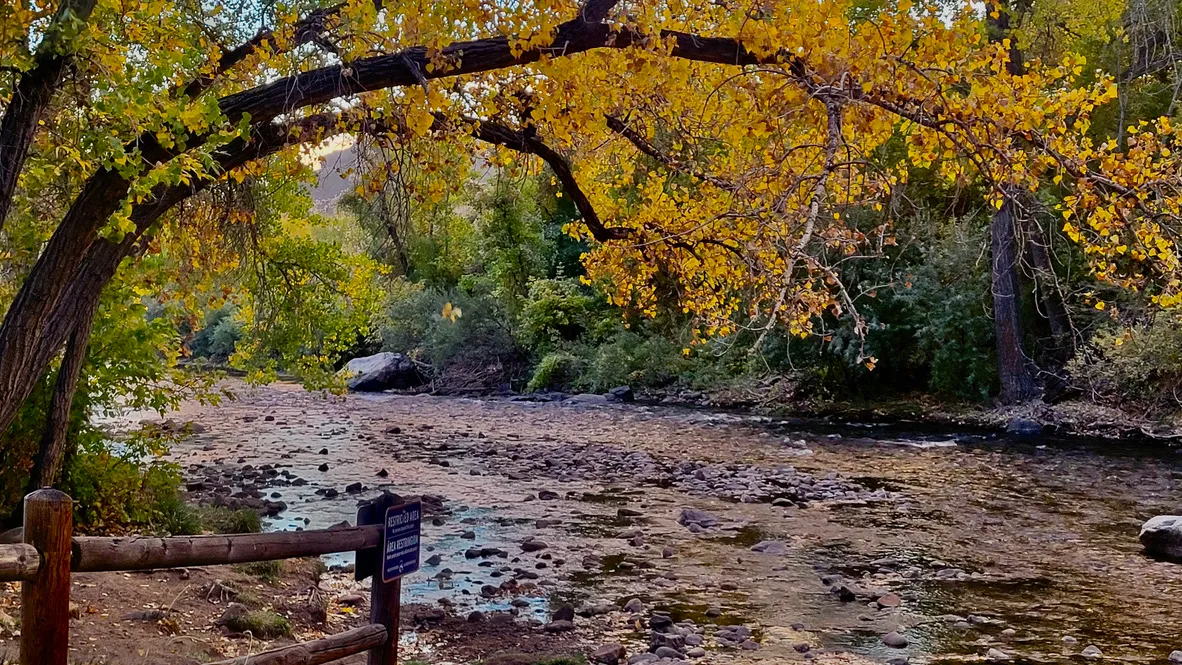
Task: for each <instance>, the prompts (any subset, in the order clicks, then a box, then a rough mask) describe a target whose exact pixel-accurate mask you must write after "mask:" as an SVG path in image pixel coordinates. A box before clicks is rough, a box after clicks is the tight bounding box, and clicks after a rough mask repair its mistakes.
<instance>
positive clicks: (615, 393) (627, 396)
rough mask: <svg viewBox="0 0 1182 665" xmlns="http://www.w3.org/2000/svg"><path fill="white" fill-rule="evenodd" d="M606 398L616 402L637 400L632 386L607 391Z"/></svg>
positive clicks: (617, 387)
mask: <svg viewBox="0 0 1182 665" xmlns="http://www.w3.org/2000/svg"><path fill="white" fill-rule="evenodd" d="M606 397H607V398H608V399H610V400H612V401H615V402H631V401H634V400H635V399H636V395H635V394H634V393H633V392H632V387H631V386H616V387H615V388H612V389H611V390H609V391H607V395H606Z"/></svg>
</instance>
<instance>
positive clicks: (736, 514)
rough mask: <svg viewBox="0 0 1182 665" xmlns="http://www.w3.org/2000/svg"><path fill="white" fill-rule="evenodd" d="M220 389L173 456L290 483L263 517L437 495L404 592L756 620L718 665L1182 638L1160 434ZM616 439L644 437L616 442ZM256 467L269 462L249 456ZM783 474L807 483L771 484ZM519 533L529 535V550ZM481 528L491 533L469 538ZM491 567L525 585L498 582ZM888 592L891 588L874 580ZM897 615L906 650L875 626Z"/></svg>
mask: <svg viewBox="0 0 1182 665" xmlns="http://www.w3.org/2000/svg"><path fill="white" fill-rule="evenodd" d="M236 390H237V391H238V393H239V398H240V399H238V400H237V401H232V402H229V403H223V404H222V405H221V406H218V407H201V406H198V405H189V406H186V407H185V408H184V409H182V411H181V412H180V413H178V414H173V415H172V417H173V418H177V419H179V420H192V421H193V422H195V423H199V424H200V425H201V426H202V428H203V429H204V431H202V432H200V433H198V434H196V435H194V436H192V437H190V438H188V439H186V440H185V441H183V442H181V443H180V444H178V445H177V446H176V447H175V448H174V451H173V458H174V459H175V461H177V462H179V463H180V464H181V465H182V466H183V467H185V468H187V469H188V471H187V475H188V476H189V477H191V478H207V479H212V480H213V481H214V482H215V484H216V483H218V482H221V483H225V484H227V485H229V486H232V489H237V488H238V487H241V486H242V485H243V484H249V485H256V486H257V487H258V488H260V490H261V491H262V492H264V494H263V496H265V497H266V498H267V499H268V500H276V501H283V502H284V503H285V504H286V505H287V508H286V509H285V510H283V511H282V512H280V513H279V514H278V516H276V517H275V518H274V519H271V520H269V521H268V528H270V529H296V528H323V527H327V526H330V525H332V524H335V523H339V522H341V521H342V520H348V521H350V522H352V521H353V520H354V517H355V514H356V505H357V501H358V500H359V499H365V498H370V497H372V496H374V495H376V494H377V493H378V492H380V491H381V490H382V489H388V490H391V491H394V492H397V493H399V494H404V495H416V494H432V495H438V496H440V497H442V498H443V500H444V504H443V505H444V508H443V511H442V512H441V513H440V514H438V515H437V516H435V518H434V521H433V522H431V521H428V522H426V523H425V527H424V542H425V544H426V545H428V546H429V551H426V552H424V555H423V556H424V559H426V558H427V557H428V556H431V555H438V556H439V559H440V560H439V562H438V563H437V564H434V565H424V566H423V569H422V570H421V571H420V572H419V573H417V574H415V575H414V576H412V577H411V578H410V579H409V580H408V582H407V584H406V586H405V587H404V588H405V589H406V594H407V595H408V596H409V598H407V600H408V601H410V602H428V603H436V602H438V601H439V600H440V599H445V602H453V603H455V605H456V608H457V610H456V611H464V612H466V611H471V610H473V609H479V610H482V611H496V610H505V609H508V608H509V607H510V603H511V602H512V601H513V600H517V601H518V606H519V607H520V609H521V611H522V612H525V613H527V614H528V613H530V612H532V613H533V614H534V615H535V616H537V617H538V618H540V619H542V618H544V617H545V616H546V615H547V613H548V612H549V611H550V610H551V609H552V608H554V607H556V606H558V605H561V604H564V603H572V604H575V605H581V604H586V603H594V602H597V601H598V602H601V603H603V602H606V601H611V602H612V603H617V604H622V603H623V602H624V601H626V600H628V599H630V598H633V597H637V598H640V599H641V600H642V601H643V602H644V603H645V604H646V606H648V607H650V608H662V609H665V610H668V611H669V612H670V614H671V615H672V616H673V618H674V620H680V619H693V620H695V621H697V622H699V623H716V624H731V623H743V624H745V625H748V626H751V627H752V628H753V630H754V631H755V637H756V638H757V640H758V641H759V642H760V644H761V648H760V649H759V650H758V651H753V652H751V653H744V652H737V653H731V654H729V655H728V657H727V660H728V661H745V660H752V661H754V660H770V661H773V662H776V661H784V660H794V659H797V658H802V657H803V656H801V654H800V653H799V652H798V651H797V649H796V648H794V647H796V646H798V645H800V644H801V643H802V642H808V643H810V644H812V646H813V649H814V650H818V651H827V652H830V653H832V652H835V651H847V652H851V653H853V654H857V655H859V656H862V657H865V658H869V659H871V660H874V661H879V662H883V661H887V660H889V659H892V658H900V657H904V656H905V657H909V658H910V659H911V662H913V663H920V662H929V663H944V662H961V661H964V660H978V659H982V658H984V657H985V655H986V653H987V652H989V650H990V649H996V650H999V651H1001V652H1004V653H1006V654H1008V655H1010V656H1012V657H1013V658H1014V660H1015V661H1016V662H1069V661H1073V660H1076V659H1078V658H1080V655H1079V654H1080V653H1081V652H1082V651H1083V649H1084V648H1085V647H1087V646H1088V645H1095V646H1096V647H1097V648H1099V649H1100V650H1101V651H1102V652H1103V654H1104V659H1105V660H1110V661H1123V662H1130V663H1162V662H1165V659H1166V656H1167V654H1169V653H1170V652H1171V651H1172V650H1174V649H1182V631H1179V629H1178V627H1179V626H1182V602H1179V599H1182V566H1180V565H1176V564H1169V563H1161V562H1155V561H1152V560H1149V559H1147V558H1145V557H1144V556H1143V555H1142V554H1141V553H1140V546H1139V543H1138V542H1137V533H1138V529H1139V526H1140V524H1141V523H1142V522H1143V521H1144V520H1145V519H1147V518H1149V517H1151V516H1153V515H1156V514H1163V513H1168V514H1178V513H1179V512H1182V455H1180V454H1177V453H1176V451H1174V450H1172V449H1168V448H1164V447H1157V448H1147V447H1135V446H1131V445H1129V444H1122V443H1091V444H1087V443H1079V442H1071V443H1067V442H1059V441H1051V440H1037V439H1026V440H1022V441H1012V440H1004V439H992V438H989V437H985V436H981V435H952V434H946V433H945V434H935V435H934V434H931V433H926V434H923V433H915V432H914V431H913V432H908V431H907V430H906V428H898V427H895V428H876V427H861V426H857V425H845V426H829V427H825V428H822V427H814V426H809V427H806V428H802V427H800V426H793V425H788V424H785V423H782V422H777V421H774V420H769V419H765V418H757V417H750V416H742V415H736V414H727V413H714V412H708V411H693V410H683V409H676V408H667V407H648V406H640V405H619V406H606V407H569V406H567V407H564V406H561V405H559V404H532V403H517V402H508V401H504V400H475V399H456V398H441V397H429V396H414V397H408V396H394V395H375V396H358V395H350V396H348V397H346V398H339V397H324V396H321V395H315V394H309V393H305V392H303V391H302V390H300V389H299V388H297V387H294V386H286V385H277V386H271V387H267V388H261V389H248V388H245V387H242V386H237V387H236ZM395 428H397V430H395ZM323 450H326V451H327V453H326V454H321V451H323ZM629 452H633V453H643V455H639V456H638V457H637V459H634V460H633V461H631V462H629V463H628V464H623V465H621V464H620V463H618V462H613V461H612V460H617V459H619V458H620V457H623V456H624V454H625V453H629ZM683 462H694V463H698V464H697V465H696V467H695V465H689V466H686V467H685V468H684V469H679V467H678V464H679V463H683ZM268 464H269V465H273V466H274V467H275V468H276V469H280V470H282V471H284V472H286V473H285V474H284V475H282V476H278V477H274V476H272V477H273V478H275V480H276V482H274V483H270V484H269V483H262V482H257V481H256V480H250V479H247V480H245V481H244V480H243V478H242V477H241V476H242V469H244V468H245V467H246V466H247V465H249V466H251V467H254V469H255V470H257V469H258V468H259V467H261V466H262V465H268ZM324 464H326V465H327V469H326V470H324V471H320V470H318V469H319V468H320V467H321V465H324ZM728 468H730V469H731V470H730V471H728V470H727V469H728ZM383 469H384V470H385V471H386V472H387V474H388V475H387V476H386V477H380V476H379V475H378V474H379V471H380V470H383ZM695 469H697V470H695ZM786 469H787V470H786ZM248 471H249V470H248ZM256 472H257V471H256ZM777 473H778V474H779V475H775V474H777ZM695 474H696V475H695ZM718 474H722V475H723V476H725V477H724V478H723V479H722V480H717V481H711V480H710V479H711V478H717V477H718ZM767 474H772V475H767ZM834 474H835V475H834ZM297 478H298V479H302V481H300V483H299V484H292V482H291V481H292V480H293V479H297ZM695 478H705V479H706V480H704V481H701V482H698V481H697V480H695ZM801 479H803V480H801ZM798 480H801V484H800V485H799V487H807V488H809V491H810V492H813V493H814V494H816V496H811V495H810V496H805V495H803V494H799V495H798V494H793V495H791V496H792V497H793V500H791V501H787V500H784V496H785V492H787V493H789V494H791V492H796V491H797V489H798V486H797V485H792V483H796V482H797V481H798ZM305 482H306V484H304V483H305ZM357 482H360V483H362V484H363V485H364V488H363V489H361V490H360V491H355V492H354V493H348V492H346V487H347V486H348V485H350V484H352V483H357ZM841 483H848V484H849V485H850V486H853V487H855V488H860V489H857V490H856V491H848V490H849V487H847V486H845V485H842V484H841ZM790 485H791V486H790ZM831 485H832V487H836V488H837V489H835V490H831V489H830V488H831ZM747 487H750V488H751V489H750V492H748V490H747V489H746V488H747ZM761 487H762V488H763V489H762V490H760V489H759V488H761ZM768 488H771V489H770V490H769V489H768ZM817 488H820V489H817ZM843 488H844V490H843ZM329 489H332V490H335V491H336V492H338V494H336V495H335V496H331V497H327V496H326V491H327V490H329ZM327 493H328V494H332V492H327ZM825 493H828V494H830V495H832V496H831V497H830V498H824V497H823V496H822V494H825ZM802 497H803V498H802ZM776 498H779V499H780V500H778V501H776V503H777V504H778V505H773V504H772V501H773V500H774V499H776ZM744 501H746V502H744ZM685 508H694V509H697V510H702V511H707V512H709V513H710V514H712V515H714V516H716V517H717V518H718V520H719V523H718V524H716V525H713V526H711V527H710V528H706V529H702V530H700V532H699V533H694V532H692V531H691V530H690V529H687V528H686V527H685V526H683V525H682V524H679V523H678V517H679V515H680V514H681V511H682V510H683V509H685ZM527 539H534V540H540V541H544V542H545V543H546V545H547V547H546V549H544V550H542V551H540V552H531V553H524V552H523V551H522V550H523V548H522V547H521V544H522V543H523V542H524V541H525V540H527ZM769 541H771V542H774V543H776V544H777V545H776V547H774V548H773V549H772V550H770V551H769V552H767V553H763V552H756V551H752V549H751V548H752V547H753V546H756V545H758V544H759V543H761V542H762V543H765V544H766V543H767V542H769ZM780 544H782V545H783V547H780ZM481 548H483V549H485V550H486V551H493V550H501V551H503V552H504V555H503V556H501V555H499V554H486V555H483V556H481V555H478V556H472V550H473V549H481ZM772 552H774V553H772ZM333 562H334V563H347V557H345V558H340V557H338V558H336V559H334V560H333ZM444 569H448V571H450V572H449V573H445V572H443V571H444ZM509 578H512V579H515V580H518V581H519V582H522V583H521V585H520V586H519V587H516V588H514V589H512V593H505V592H504V589H503V587H502V586H501V585H502V582H503V581H504V580H506V579H509ZM822 578H825V582H823V581H822ZM842 585H845V586H846V587H847V588H850V589H853V590H854V591H856V592H857V596H856V597H854V598H847V600H845V601H843V600H842V598H841V597H840V596H839V594H836V593H834V592H833V591H832V589H831V587H834V586H842ZM491 587H496V591H495V592H489V591H488V589H489V588H491ZM867 590H869V591H870V592H872V593H870V595H868V596H866V595H863V593H864V592H866V591H867ZM883 593H890V594H892V595H894V596H897V598H894V599H893V600H888V602H885V603H883V602H872V601H870V600H869V598H874V597H877V596H880V595H882V594H883ZM523 599H524V600H525V601H526V602H528V605H526V604H525V603H523V602H522V600H523ZM894 600H897V601H899V602H898V604H897V606H895V603H894ZM708 609H709V610H710V611H709V613H708ZM890 631H899V632H901V633H902V634H904V635H905V636H906V637H907V639H908V640H909V642H910V644H909V646H908V647H906V648H905V649H897V648H890V647H887V646H885V645H884V644H883V642H882V640H881V636H882V635H883V634H885V633H887V632H890Z"/></svg>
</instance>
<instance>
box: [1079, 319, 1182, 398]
mask: <svg viewBox="0 0 1182 665" xmlns="http://www.w3.org/2000/svg"><path fill="white" fill-rule="evenodd" d="M1067 369H1068V372H1069V373H1070V374H1071V379H1072V383H1074V384H1075V385H1076V386H1077V387H1079V388H1080V389H1082V390H1083V392H1084V393H1085V394H1086V395H1087V396H1089V397H1092V398H1096V399H1099V400H1100V401H1104V402H1111V403H1113V404H1114V405H1117V406H1137V407H1139V408H1140V409H1142V410H1148V411H1150V412H1156V413H1163V412H1172V411H1177V410H1178V408H1179V406H1182V400H1180V399H1179V396H1180V395H1182V392H1180V391H1179V389H1180V388H1182V323H1179V321H1178V319H1177V318H1176V316H1175V315H1173V313H1169V314H1163V315H1160V316H1158V317H1156V319H1154V320H1153V321H1150V322H1148V323H1139V324H1136V325H1133V326H1131V327H1129V328H1121V327H1116V326H1113V327H1109V328H1105V329H1102V330H1100V331H1099V332H1098V333H1096V335H1094V336H1093V337H1092V339H1091V341H1090V342H1089V343H1088V344H1087V345H1085V346H1084V347H1083V348H1081V349H1080V350H1079V353H1078V355H1077V356H1076V357H1075V359H1073V360H1072V361H1071V362H1070V363H1069V364H1068V366H1067Z"/></svg>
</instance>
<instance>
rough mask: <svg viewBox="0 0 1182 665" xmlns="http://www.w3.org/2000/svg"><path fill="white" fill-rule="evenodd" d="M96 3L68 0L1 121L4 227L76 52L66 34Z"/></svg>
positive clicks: (0, 188)
mask: <svg viewBox="0 0 1182 665" xmlns="http://www.w3.org/2000/svg"><path fill="white" fill-rule="evenodd" d="M95 4H96V0H65V1H64V2H62V4H61V6H59V7H58V10H57V15H56V16H55V17H54V19H53V23H52V24H50V26H49V28H48V29H47V30H46V34H45V37H44V39H43V40H42V43H41V46H39V47H38V48H37V54H36V56H35V58H34V64H33V68H32V69H30V70H29V71H27V72H25V73H24V74H23V75H22V76H21V79H20V82H19V83H17V86H16V90H14V91H13V92H12V100H11V101H9V102H8V108H7V109H5V110H4V118H3V119H0V228H3V226H4V220H5V218H6V217H8V210H9V208H10V207H12V196H13V193H14V192H15V191H16V181H17V179H18V178H19V177H20V173H21V168H22V167H24V165H25V158H26V157H28V154H29V146H30V145H32V143H33V135H34V134H35V133H36V131H37V122H38V121H39V120H41V116H42V114H43V113H44V112H45V109H46V107H48V106H49V102H50V100H51V99H52V98H53V93H54V91H56V90H57V88H58V85H59V84H60V83H61V80H62V74H63V73H64V72H65V71H66V67H67V66H68V65H69V64H70V60H72V58H73V56H72V51H71V50H69V49H68V48H67V46H68V45H67V44H65V43H64V41H65V40H67V39H69V35H68V34H66V31H68V30H72V26H73V24H74V22H75V21H86V20H87V19H88V18H89V17H90V13H91V11H93V10H94V5H95Z"/></svg>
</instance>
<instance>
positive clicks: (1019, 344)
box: [989, 196, 1040, 404]
mask: <svg viewBox="0 0 1182 665" xmlns="http://www.w3.org/2000/svg"><path fill="white" fill-rule="evenodd" d="M989 236H990V241H991V244H992V249H993V267H992V278H993V326H994V332H995V335H996V337H997V374H998V378H999V379H1000V381H1001V399H1002V401H1003V402H1005V403H1007V404H1015V403H1018V402H1025V401H1027V400H1031V399H1035V398H1037V397H1038V396H1039V393H1040V390H1039V387H1038V384H1037V383H1036V382H1035V380H1034V374H1033V372H1031V362H1030V359H1029V357H1028V356H1027V355H1026V349H1025V345H1024V344H1023V340H1022V320H1021V311H1020V310H1021V307H1020V302H1019V298H1018V243H1017V237H1016V234H1015V233H1014V203H1013V201H1012V199H1010V197H1008V196H1007V197H1006V199H1005V203H1003V204H1002V206H1001V208H1000V209H999V210H998V211H997V212H996V213H995V214H994V215H993V221H992V223H990V225H989Z"/></svg>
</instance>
